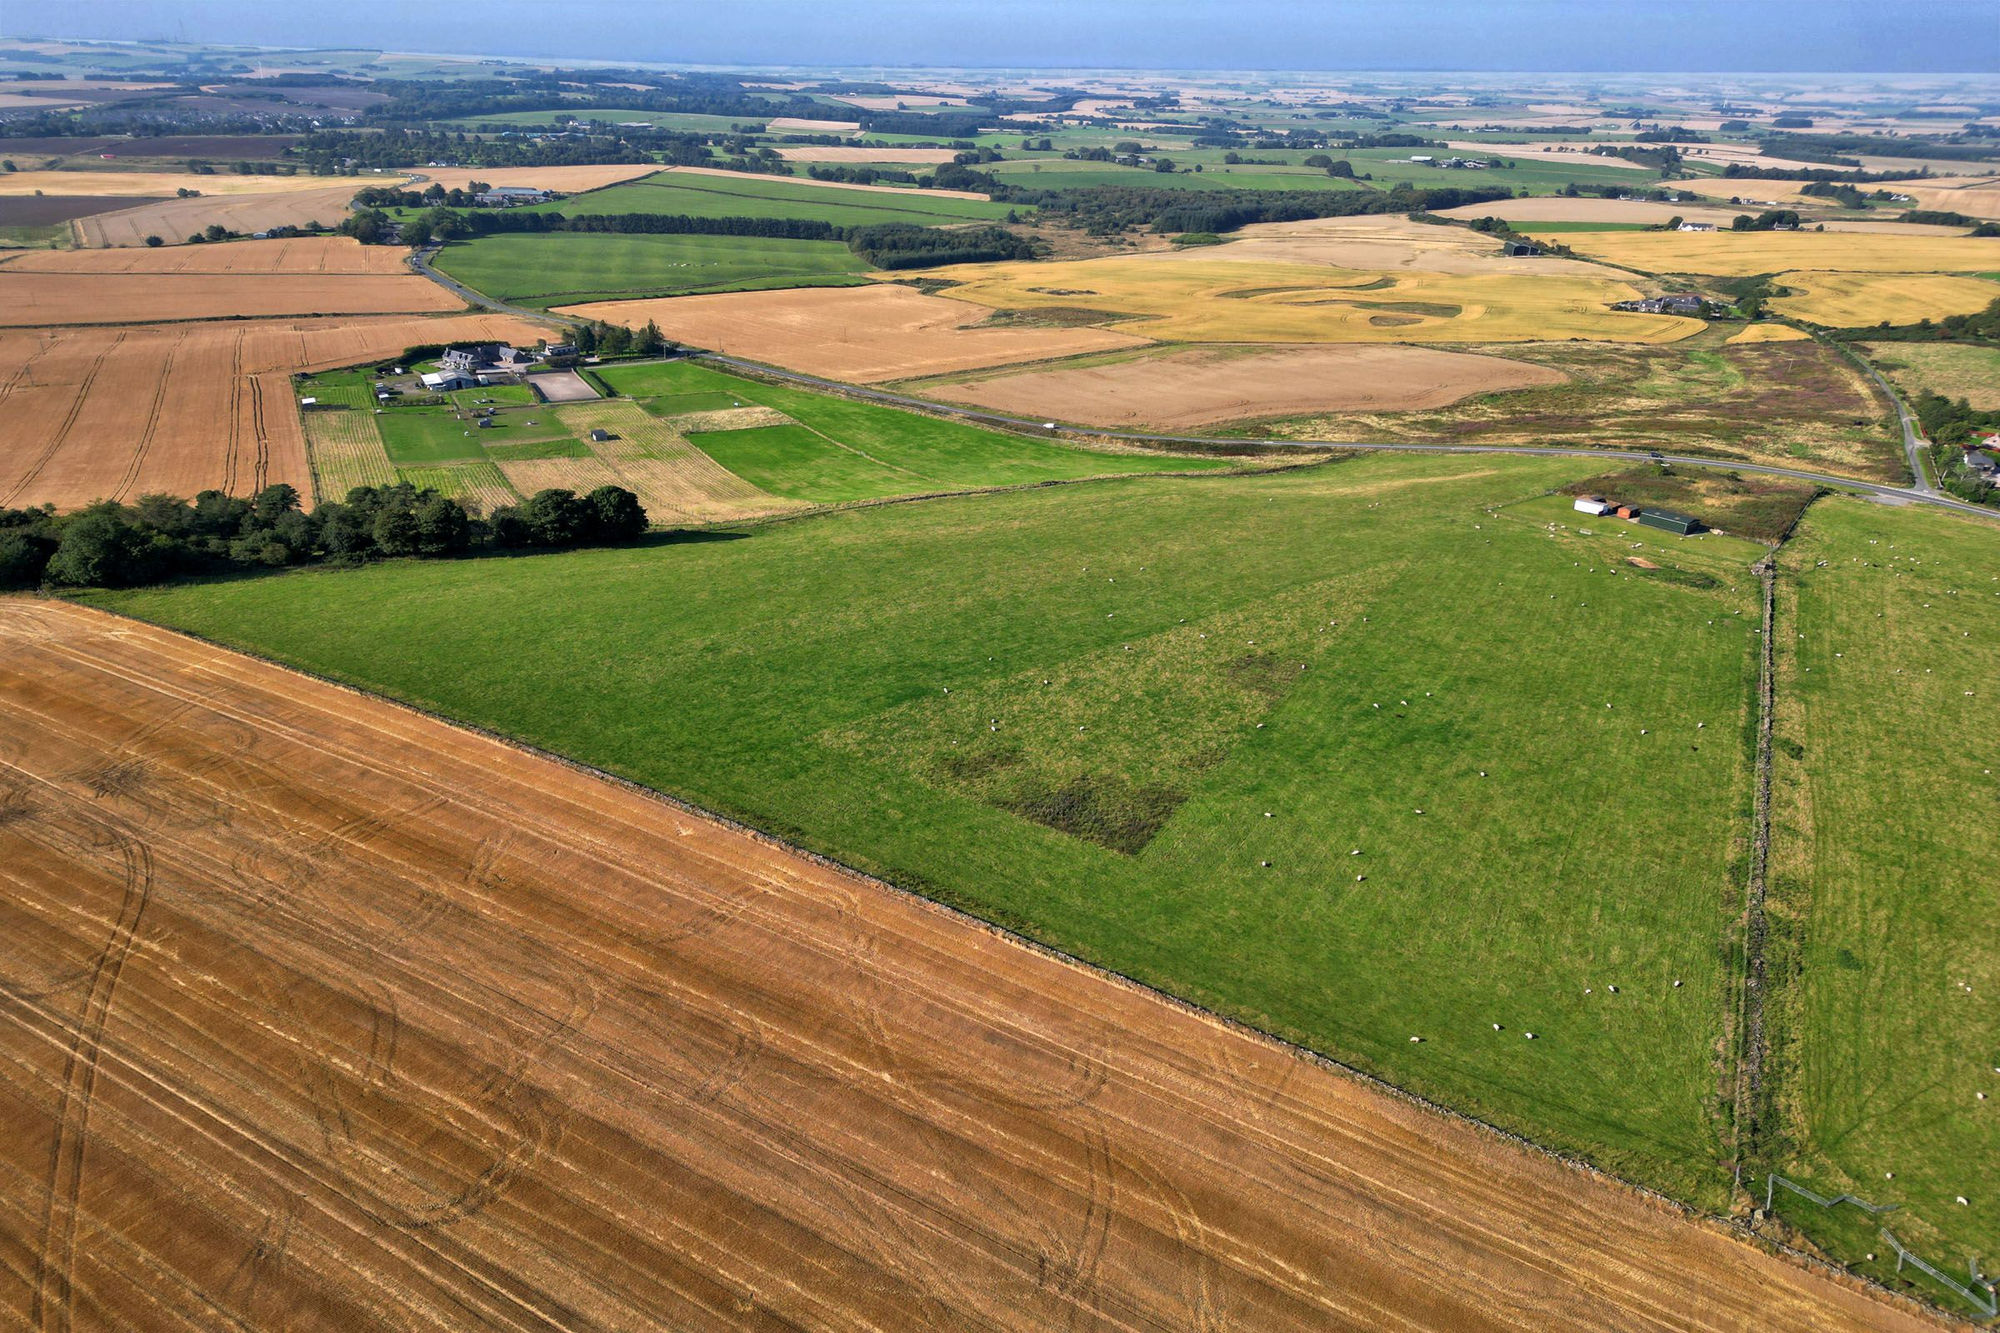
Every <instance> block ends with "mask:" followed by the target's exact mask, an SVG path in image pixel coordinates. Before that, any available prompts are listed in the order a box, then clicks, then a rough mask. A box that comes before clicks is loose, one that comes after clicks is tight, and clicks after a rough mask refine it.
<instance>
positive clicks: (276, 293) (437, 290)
mask: <svg viewBox="0 0 2000 1333" xmlns="http://www.w3.org/2000/svg"><path fill="white" fill-rule="evenodd" d="M463 309H465V302H464V300H463V299H462V298H460V297H458V296H455V295H453V294H452V293H451V292H449V291H447V290H445V289H444V288H443V287H441V286H439V285H438V284H437V283H434V282H432V281H430V280H429V279H427V278H420V277H418V276H417V275H416V274H414V273H404V274H399V275H398V274H379V273H370V274H353V273H348V274H315V273H246V272H225V273H199V274H197V273H90V272H48V271H38V270H35V269H17V268H16V267H15V266H14V265H12V264H5V265H0V323H4V324H7V325H12V326H47V325H51V324H108V323H132V324H142V323H150V322H155V321H159V320H170V319H230V318H242V317H248V318H258V317H268V316H272V315H377V314H419V313H427V312H431V311H446V310H463Z"/></svg>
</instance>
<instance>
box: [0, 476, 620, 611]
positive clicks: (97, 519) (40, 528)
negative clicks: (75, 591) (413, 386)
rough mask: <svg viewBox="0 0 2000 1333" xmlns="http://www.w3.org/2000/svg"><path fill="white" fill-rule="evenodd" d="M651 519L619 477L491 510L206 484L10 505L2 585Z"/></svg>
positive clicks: (98, 580)
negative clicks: (78, 504) (479, 513)
mask: <svg viewBox="0 0 2000 1333" xmlns="http://www.w3.org/2000/svg"><path fill="white" fill-rule="evenodd" d="M645 530H646V511H645V509H644V508H642V507H641V506H640V504H639V497H638V496H636V495H634V494H633V493H632V492H631V491H628V490H626V489H624V488H623V487H620V486H600V487H598V488H597V489H596V490H594V491H592V492H590V493H589V494H588V495H577V494H576V493H575V492H573V491H566V490H555V489H551V490H545V491H538V492H536V493H535V494H534V495H533V496H531V497H530V498H529V499H527V500H525V501H523V502H522V503H520V504H518V505H509V506H506V507H504V508H500V509H496V510H494V511H493V513H492V514H491V515H490V516H488V517H487V518H485V519H478V518H474V517H472V515H470V514H468V513H467V512H466V510H465V507H464V506H463V505H461V504H459V502H458V501H456V500H454V499H451V498H450V497H449V496H445V495H440V494H439V493H438V492H437V491H434V490H429V489H425V490H418V489H417V488H416V487H413V486H410V485H408V484H407V483H404V484H401V485H396V486H357V487H355V488H354V489H353V490H351V491H349V492H348V493H347V499H346V501H345V502H344V503H329V504H323V505H320V506H319V507H318V508H316V509H314V510H313V511H311V512H310V513H307V512H305V511H304V510H303V509H302V508H301V507H300V501H299V493H298V492H297V491H296V490H294V489H293V488H292V487H290V486H286V485H282V484H280V485H276V486H267V487H265V488H264V489H263V490H261V491H259V492H258V493H257V494H256V495H254V496H251V497H249V498H247V499H246V498H244V497H242V496H233V495H225V494H223V493H222V492H221V491H203V492H201V494H199V495H197V496H195V498H194V499H193V500H192V501H189V500H184V499H182V498H180V497H179V496H174V495H146V496H141V497H140V499H139V502H138V503H137V504H130V505H125V504H118V503H117V502H115V501H109V500H106V501H101V502H100V503H98V504H94V505H92V506H90V507H89V508H87V509H82V510H79V511H77V512H76V513H73V514H58V513H56V512H55V510H54V508H53V507H48V506H44V507H42V508H39V509H0V588H33V587H38V586H42V585H48V586H52V587H59V588H63V587H67V588H82V587H104V588H129V587H134V586H136V585H139V584H145V583H157V582H160V581H161V580H164V579H169V578H173V577H175V576H177V575H181V574H200V573H224V572H228V571H230V570H242V569H250V568H260V567H262V568H271V567H278V566H284V565H303V564H314V563H323V564H359V563H362V562H364V561H369V560H381V559H388V558H392V557H397V556H426V557H433V558H435V557H444V556H462V555H468V554H471V553H474V552H477V551H480V550H504V549H509V548H532V547H541V548H546V549H560V548H563V547H571V546H610V545H617V544H620V543H624V542H630V541H632V540H634V539H636V538H637V537H638V536H639V535H640V534H641V533H643V532H644V531H645Z"/></svg>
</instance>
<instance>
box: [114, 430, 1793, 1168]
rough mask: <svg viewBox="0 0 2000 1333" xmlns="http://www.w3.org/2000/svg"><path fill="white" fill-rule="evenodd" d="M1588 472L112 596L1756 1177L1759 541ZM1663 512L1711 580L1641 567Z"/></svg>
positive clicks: (968, 519)
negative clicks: (1582, 488) (1733, 1135)
mask: <svg viewBox="0 0 2000 1333" xmlns="http://www.w3.org/2000/svg"><path fill="white" fill-rule="evenodd" d="M1590 467H1591V464H1590V463H1589V462H1588V461H1587V460H1549V459H1526V458H1501V457H1493V458H1480V459H1477V460H1467V459H1463V458H1437V457H1398V456H1391V455H1376V456H1372V457H1363V458H1356V459H1353V460H1350V461H1347V462H1343V463H1339V464H1335V465H1330V466H1325V467H1320V468H1314V469H1307V470H1298V471H1291V472H1283V473H1275V474H1263V475H1257V476H1247V477H1246V476H1231V477H1211V478H1127V479H1119V480H1112V481H1106V482H1101V483H1093V484H1090V485H1083V486H1074V487H1055V488H1042V489H1032V490H1024V491H1010V492H1003V493H997V494H987V495H981V496H973V497H960V498H956V499H948V500H939V501H935V502H928V503H922V504H907V505H888V506H876V507H868V508H861V509H851V510H844V511H834V512H831V513H828V514H823V515H819V516H815V517H811V518H806V519H801V520H796V521H791V522H785V523H776V524H762V525H757V524H752V525H746V526H743V527H740V528H738V529H735V531H736V532H737V533H738V534H739V535H738V537H737V539H736V540H707V541H700V542H688V541H679V542H674V541H665V542H661V543H659V544H656V545H651V546H642V547H637V548H624V549H612V550H601V551H587V552H578V553H574V554H561V555H551V556H547V557H541V558H536V559H524V560H509V561H458V562H436V563H425V562H414V561H412V562H396V563H391V564H385V565H378V566H372V567H368V568H364V569H361V570H356V571H351V572H340V573H330V574H329V573H319V572H306V573H297V574H288V575H279V576H277V577H269V578H260V579H248V580H237V581H231V582H214V583H206V584H191V585H185V586H180V587H168V588H157V589H148V590H139V591H132V592H124V593H99V594H93V595H92V600H95V601H98V602H101V603H103V604H105V605H109V606H112V607H115V608H117V609H119V610H123V611H129V612H132V613H135V614H138V615H141V616H144V617H147V618H149V619H152V620H156V621H160V622H163V623H167V624H171V625H175V626H179V627H183V628H186V629H189V630H193V631H195V632H197V633H200V634H204V635H207V636H210V637H213V638H215V639H218V640H221V641H223V642H227V643H231V644H238V645H242V646H244V647H247V648H250V649H253V650H255V651H258V652H261V653H266V654H269V655H272V656H274V657H277V658H279V659H281V660H284V661H287V662H292V663H295V664H298V665H300V666H304V667H306V668H309V669H311V670H314V671H318V672H323V673H326V674H328V675H330V676H333V677H335V678H337V679H341V680H346V681H351V682H355V683H357V684H361V685H365V686H368V687H370V688H374V689H378V690H381V691H384V692H386V693H388V694H391V695H394V696H397V697H400V698H404V699H408V700H411V701H413V702H415V703H418V704H421V705H423V706H425V707H429V708H432V709H436V710H438V711H440V712H442V713H444V714H446V715H448V716H452V717H456V718H460V719H464V720H466V721H471V722H476V723H479V724H481V725H484V726H488V727H492V728H495V729H497V730H500V731H502V732H504V733H507V734H510V735H513V736H518V737H521V738H523V739H525V740H527V741H529V742H532V743H534V744H537V745H542V746H546V747H548V748H550V749H553V750H556V751H558V752H561V753H564V754H567V755H572V756H575V757H577V758H579V759H582V760H584V761H586V762H589V763H592V764H596V765H599V766H602V767H604V768H607V769H609V770H611V771H613V772H616V773H619V774H622V775H624V776H627V777H629V778H632V779H634V780H636V781H639V782H643V783H646V784H648V785H651V786H654V787H657V788H660V789H663V790H667V791H671V792H675V793H678V794H681V795H683V796H685V797H687V798H689V799H691V800H694V801H697V802H700V803H701V804H703V805H704V806H707V807H709V808H712V809H716V810H719V811H722V812H725V813H727V814H729V815H730V816H732V817H735V818H738V819H741V820H745V821H747V822H749V823H751V824H753V825H755V826H758V827H760V828H764V829H767V830H769V831H771V832H773V833H775V834H778V835H780V836H783V837H785V838H788V839H792V840H795V841H796V842H799V843H802V844H804V845H806V846H809V847H812V848H815V849H817V850H819V851H821V852H824V853H827V854H830V855H832V856H836V857H838V858H840V859H841V860H843V861H845V862H847V863H849V864H852V865H855V866H858V867H860V868H862V869H865V870H867V871H870V872H873V873H876V874H879V875H882V876H884V877H886V878H887V879H889V880H891V881H892V882H894V883H897V884H900V885H903V886H905V887H907V888H910V889H912V890H916V891H918V892H921V893H924V894H928V895H931V896H933V897H936V898H938V899H941V900H944V901H946V902H950V903H953V904H955V905H958V906H960V907H963V908H965V909H967V910H970V911H973V912H976V913H978V914H980V915H982V916H985V917H987V918H989V919H992V920H996V921H999V922H1003V923H1006V924H1007V925H1010V926H1012V927H1015V928H1017V929H1020V930H1023V931H1025V932H1027V933H1029V934H1031V935H1033V936H1035V937H1036V938H1039V939H1042V940H1045V941H1047V942H1049V943H1051V944H1053V945H1056V946H1058V947H1061V948H1063V949H1067V950H1070V951H1073V952H1075V953H1077V954H1079V955H1082V956H1084V957H1087V958H1089V959H1091V960H1094V961H1096V962H1098V963H1102V964H1104V965H1106V966H1109V967H1113V968H1116V969H1118V970H1120V971H1122V972H1125V973H1128V974H1131V975H1133V976H1135V977H1138V978H1140V979H1142V980H1144V981H1146V982H1149V983H1151V984H1154V985H1157V986H1160V987H1163V988H1165V989H1167V990H1169V991H1172V992H1174V993H1177V994H1180V995H1183V996H1186V997H1188V998H1189V999H1192V1000H1194V1001H1197V1002H1199V1003H1202V1004H1206V1005H1210V1006H1214V1007H1216V1008H1218V1009H1220V1010H1223V1011H1225V1012H1227V1013H1230V1014H1233V1015H1235V1016H1237V1017H1239V1018H1241V1019H1244V1020H1246V1021H1248V1022H1250V1023H1254V1024H1256V1025H1257V1026H1259V1027H1261V1028H1264V1029H1265V1030H1267V1031H1271V1032H1274V1033H1278V1034H1281V1035H1283V1036H1286V1037H1289V1038H1291V1039H1294V1040H1297V1041H1300V1042H1303V1043H1305V1044H1307V1045H1310V1046H1312V1047H1313V1048H1315V1049H1317V1050H1320V1051H1323V1052H1326V1053H1328V1054H1331V1055H1334V1056H1337V1057H1339V1058H1341V1059H1343V1060H1346V1061H1349V1062H1351V1063H1353V1064H1355V1065H1357V1066H1360V1067H1362V1068H1364V1069H1367V1070H1370V1071H1372V1072H1374V1073H1377V1074H1380V1075H1382V1076H1384V1077H1386V1078H1389V1079H1391V1080H1393V1081H1394V1082H1396V1083H1398V1084H1400V1085H1402V1086H1405V1087H1408V1088H1411V1089H1413V1090H1415V1091H1418V1092H1421V1093H1423V1094H1425V1095H1428V1096H1431V1097H1434V1098H1437V1099H1439V1100H1441V1101H1443V1102H1445V1103H1447V1104H1449V1105H1451V1106H1454V1107H1457V1108H1459V1109H1461V1110H1463V1111H1466V1112H1468V1113H1471V1114H1474V1115H1478V1116H1482V1117H1485V1118H1487V1119H1489V1120H1491V1121H1494V1122H1496V1123H1499V1124H1501V1125H1505V1126H1507V1127H1510V1128H1512V1129H1516V1130H1519V1131H1521V1132H1523V1133H1526V1134H1528V1135H1530V1136H1532V1137H1533V1138H1535V1139H1536V1140H1538V1141H1539V1142H1542V1143H1546V1144H1550V1145H1553V1146H1556V1147H1560V1148H1564V1149H1568V1150H1571V1151H1575V1152H1578V1153H1582V1154H1584V1155H1586V1156H1588V1157H1589V1158H1591V1159H1592V1160H1594V1161H1596V1162H1599V1163H1601V1164H1603V1165H1605V1166H1607V1167H1610V1168H1613V1169H1616V1170H1618V1171H1620V1172H1622V1173H1625V1174H1627V1175H1629V1176H1631V1177H1634V1178H1636V1179H1639V1180H1642V1181H1645V1182H1647V1183H1649V1184H1652V1185H1655V1186H1658V1187H1661V1188H1663V1189H1666V1190H1668V1191H1670V1192H1672V1193H1673V1194H1675V1195H1677V1196H1679V1197H1681V1198H1684V1199H1688V1200H1691V1201H1694V1202H1696V1203H1699V1204H1702V1205H1704V1206H1709V1207H1718V1206H1720V1205H1721V1203H1722V1202H1723V1201H1724V1199H1725V1197H1726V1191H1727V1187H1728V1184H1729V1173H1728V1171H1727V1170H1726V1169H1725V1168H1724V1166H1723V1165H1722V1156H1723V1152H1724V1148H1723V1143H1722V1140H1721V1135H1720V1131H1719V1129H1718V1126H1717V1119H1716V1107H1715V1102H1716V1090H1717V1086H1718V1065H1717V1059H1718V1056H1717V1047H1718V1044H1719V1042H1720V1038H1721V1015H1722V1013H1723V1012H1724V1011H1725V1008H1726V1006H1727V1004H1728V997H1729V995H1730V994H1732V993H1733V991H1732V988H1731V985H1730V983H1729V980H1728V967H1727V965H1726V962H1725V958H1726V952H1725V943H1726V940H1727V939H1728V938H1729V934H1730V926H1731V922H1732V921H1733V920H1734V918H1735V916H1736V914H1737V913H1738V911H1739V910H1740V906H1741V894H1742V870H1743V866H1742V857H1743V851H1742V849H1743V846H1744V844H1745V839H1746V834H1747V829H1748V827H1749V820H1748V810H1749V800H1750V778H1749V745H1748V742H1749V737H1750V727H1749V726H1748V720H1749V709H1750V706H1751V700H1752V697H1753V685H1754V670H1755V660H1756V642H1757V639H1756V635H1755V633H1754V630H1755V628H1756V622H1757V616H1756V610H1757V598H1756V595H1755V591H1754V590H1755V580H1754V579H1752V578H1750V577H1749V576H1748V575H1747V571H1746V568H1745V564H1744V558H1745V554H1746V551H1747V550H1748V549H1750V548H1744V547H1739V546H1735V545H1731V544H1728V543H1722V542H1712V543H1702V542H1696V541H1678V540H1676V539H1673V538H1667V537H1664V535H1663V534H1652V533H1647V534H1645V535H1644V536H1643V537H1635V536H1634V534H1633V531H1632V530H1630V529H1628V528H1626V527H1625V525H1622V524H1620V525H1618V530H1617V531H1615V532H1607V533H1602V534H1599V535H1597V536H1591V537H1585V536H1583V535H1581V534H1579V533H1578V532H1576V530H1575V529H1574V528H1571V527H1568V526H1566V525H1565V526H1560V527H1555V528H1552V527H1551V526H1550V524H1551V523H1552V522H1555V521H1557V520H1556V519H1555V517H1554V516H1555V515H1560V514H1564V513H1567V512H1568V511H1567V510H1566V509H1564V508H1563V507H1562V502H1560V501H1556V500H1550V499H1547V498H1544V497H1545V496H1546V493H1547V492H1548V491H1549V490H1550V489H1551V488H1553V487H1555V486H1558V485H1561V484H1562V483H1564V482H1567V481H1570V480H1573V479H1577V478H1580V477H1582V476H1584V475H1587V470H1588V469H1589V468H1590ZM1514 506H1519V507H1518V508H1515V507H1514ZM722 531H725V532H726V531H729V530H728V529H723V530H722ZM1635 540H1640V541H1644V542H1645V543H1646V555H1647V556H1648V557H1649V558H1651V559H1653V560H1655V561H1656V562H1658V563H1660V564H1662V565H1666V566H1670V567H1672V566H1678V567H1679V572H1678V573H1677V574H1676V576H1675V577H1674V578H1667V577H1661V576H1652V575H1649V574H1647V573H1646V572H1645V571H1643V570H1640V569H1638V568H1635V567H1632V566H1629V565H1627V564H1626V563H1625V562H1624V559H1623V557H1624V555H1625V554H1626V553H1627V552H1628V551H1629V550H1630V549H1631V545H1632V543H1633V542H1634V541H1635ZM1697 585H1701V586H1697ZM1357 851H1358V853H1359V854H1358V855H1351V854H1350V853H1352V852H1357ZM1364 876H1365V878H1364ZM1676 981H1678V982H1680V983H1681V985H1680V986H1678V987H1676V985H1675V982H1676ZM1611 986H1616V987H1617V988H1618V990H1617V992H1616V993H1613V992H1612V991H1611V990H1610V989H1609V988H1610V987H1611ZM1495 1024H1499V1025H1501V1026H1500V1028H1499V1029H1498V1030H1496V1029H1495V1027H1494V1025H1495ZM1529 1032H1533V1033H1535V1034H1536V1036H1535V1039H1534V1040H1527V1039H1526V1034H1527V1033H1529ZM1412 1037H1420V1038H1422V1040H1421V1041H1418V1042H1413V1041H1412V1040H1411V1038H1412Z"/></svg>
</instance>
